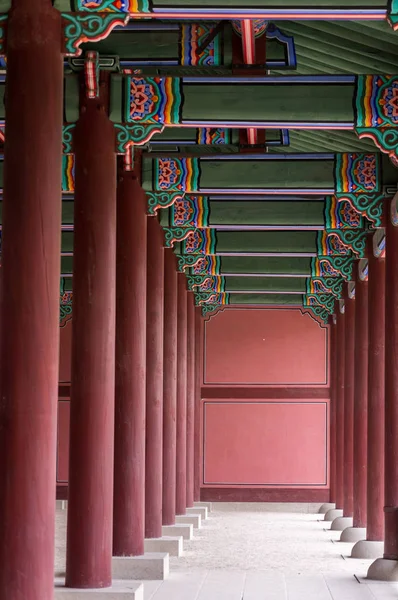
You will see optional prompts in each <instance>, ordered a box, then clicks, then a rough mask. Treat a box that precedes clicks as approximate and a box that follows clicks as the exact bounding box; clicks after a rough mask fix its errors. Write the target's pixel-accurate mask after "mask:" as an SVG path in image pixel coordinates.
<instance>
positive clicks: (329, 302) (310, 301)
mask: <svg viewBox="0 0 398 600" xmlns="http://www.w3.org/2000/svg"><path fill="white" fill-rule="evenodd" d="M335 300H336V298H335V297H334V296H333V294H305V296H304V300H303V302H304V306H322V307H323V308H324V309H326V310H327V311H328V312H329V313H332V312H333V311H334V303H335Z"/></svg>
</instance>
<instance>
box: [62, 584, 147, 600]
mask: <svg viewBox="0 0 398 600" xmlns="http://www.w3.org/2000/svg"><path fill="white" fill-rule="evenodd" d="M64 583H65V581H64V580H63V579H60V580H58V579H57V580H56V581H55V589H54V598H55V600H144V586H143V585H142V583H138V582H136V581H114V582H113V585H112V587H110V588H101V589H97V590H87V589H84V590H81V589H75V588H66V587H64Z"/></svg>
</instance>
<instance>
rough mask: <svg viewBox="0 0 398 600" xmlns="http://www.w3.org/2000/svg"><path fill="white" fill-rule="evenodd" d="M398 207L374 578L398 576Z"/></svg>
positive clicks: (389, 278)
mask: <svg viewBox="0 0 398 600" xmlns="http://www.w3.org/2000/svg"><path fill="white" fill-rule="evenodd" d="M397 274H398V210H397V196H395V197H394V199H393V201H392V203H391V209H390V211H389V212H388V214H387V218H386V288H385V294H386V312H385V335H386V337H385V463H384V465H385V482H384V524H385V538H384V558H382V559H377V560H376V561H375V562H374V563H373V564H372V565H371V567H370V568H369V571H368V577H370V578H371V579H383V580H384V579H391V580H397V579H398V461H397V456H398V402H397V398H398V359H397V357H398V275H397Z"/></svg>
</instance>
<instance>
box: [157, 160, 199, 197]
mask: <svg viewBox="0 0 398 600" xmlns="http://www.w3.org/2000/svg"><path fill="white" fill-rule="evenodd" d="M154 166H155V169H154V171H155V186H156V190H159V191H181V192H184V191H186V192H191V191H195V190H197V188H198V182H199V161H198V159H197V158H180V159H179V158H159V159H156V160H155V161H154Z"/></svg>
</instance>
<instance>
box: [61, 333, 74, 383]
mask: <svg viewBox="0 0 398 600" xmlns="http://www.w3.org/2000/svg"><path fill="white" fill-rule="evenodd" d="M71 359H72V321H68V322H67V323H66V324H65V326H64V327H60V329H59V382H60V383H66V382H69V381H70V380H71Z"/></svg>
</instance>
